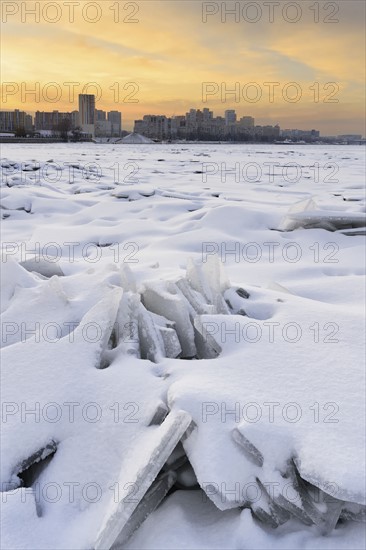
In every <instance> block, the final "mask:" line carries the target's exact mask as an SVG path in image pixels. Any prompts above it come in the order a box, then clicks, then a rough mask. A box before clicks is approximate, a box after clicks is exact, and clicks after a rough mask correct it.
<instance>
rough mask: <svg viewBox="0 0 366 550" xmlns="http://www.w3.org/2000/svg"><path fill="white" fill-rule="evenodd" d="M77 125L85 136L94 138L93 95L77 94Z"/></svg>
mask: <svg viewBox="0 0 366 550" xmlns="http://www.w3.org/2000/svg"><path fill="white" fill-rule="evenodd" d="M79 124H80V126H81V128H82V130H83V132H84V133H85V134H88V135H89V136H91V137H95V95H91V94H79Z"/></svg>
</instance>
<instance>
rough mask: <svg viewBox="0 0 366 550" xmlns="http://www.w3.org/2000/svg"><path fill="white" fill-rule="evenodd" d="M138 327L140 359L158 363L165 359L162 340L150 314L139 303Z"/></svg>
mask: <svg viewBox="0 0 366 550" xmlns="http://www.w3.org/2000/svg"><path fill="white" fill-rule="evenodd" d="M138 327H139V340H140V350H141V358H142V359H148V360H149V361H152V362H153V363H158V362H159V361H160V360H161V359H162V358H163V357H165V346H164V340H163V337H162V335H161V333H160V330H159V329H158V327H156V325H155V323H154V321H153V318H152V315H151V313H150V312H149V311H148V310H147V309H146V308H145V307H144V306H143V304H141V303H140V304H139V308H138Z"/></svg>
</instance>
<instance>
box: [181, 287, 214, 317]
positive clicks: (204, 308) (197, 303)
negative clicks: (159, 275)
mask: <svg viewBox="0 0 366 550" xmlns="http://www.w3.org/2000/svg"><path fill="white" fill-rule="evenodd" d="M176 285H177V287H178V288H179V290H180V291H181V293H182V294H183V296H184V297H185V298H186V300H187V301H188V302H189V304H190V305H191V306H192V308H193V312H194V313H193V316H195V315H205V314H210V313H215V308H214V306H213V305H211V304H207V302H206V301H205V299H204V298H203V296H202V294H200V293H199V292H197V291H195V290H193V289H192V288H191V287H190V286H189V284H188V281H187V280H186V279H183V278H182V279H179V280H178V281H177V282H176Z"/></svg>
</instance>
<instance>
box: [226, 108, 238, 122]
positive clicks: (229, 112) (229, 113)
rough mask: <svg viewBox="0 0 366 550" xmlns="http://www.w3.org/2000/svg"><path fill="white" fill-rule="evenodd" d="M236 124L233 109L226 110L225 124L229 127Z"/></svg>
mask: <svg viewBox="0 0 366 550" xmlns="http://www.w3.org/2000/svg"><path fill="white" fill-rule="evenodd" d="M235 123H236V112H235V110H234V109H228V110H227V111H225V124H226V126H231V125H232V124H235Z"/></svg>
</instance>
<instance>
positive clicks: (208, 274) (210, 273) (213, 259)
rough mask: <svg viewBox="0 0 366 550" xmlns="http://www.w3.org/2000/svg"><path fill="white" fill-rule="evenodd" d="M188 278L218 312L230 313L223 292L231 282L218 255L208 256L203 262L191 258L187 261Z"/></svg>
mask: <svg viewBox="0 0 366 550" xmlns="http://www.w3.org/2000/svg"><path fill="white" fill-rule="evenodd" d="M186 278H187V281H188V282H189V284H190V285H191V287H192V288H193V289H194V290H196V291H197V292H199V293H200V294H202V295H203V296H204V297H205V299H206V300H207V302H208V303H209V304H211V305H213V306H214V307H215V309H216V313H222V314H226V315H228V314H230V311H229V308H228V306H227V304H226V302H225V300H224V298H223V293H224V292H225V290H228V289H229V288H230V283H229V281H228V279H227V277H226V276H225V273H224V269H223V265H222V263H221V262H220V260H219V257H218V256H217V255H212V256H208V257H207V258H206V262H205V263H201V264H199V263H197V262H195V261H194V260H193V259H191V258H190V259H189V260H188V262H187V275H186Z"/></svg>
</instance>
